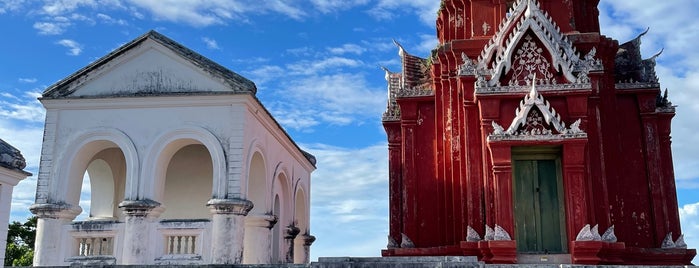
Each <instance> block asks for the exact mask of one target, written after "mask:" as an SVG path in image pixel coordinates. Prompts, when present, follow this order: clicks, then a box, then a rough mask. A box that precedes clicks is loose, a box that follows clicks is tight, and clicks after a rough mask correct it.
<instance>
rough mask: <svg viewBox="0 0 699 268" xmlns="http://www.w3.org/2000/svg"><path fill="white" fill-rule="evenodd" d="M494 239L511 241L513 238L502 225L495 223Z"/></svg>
mask: <svg viewBox="0 0 699 268" xmlns="http://www.w3.org/2000/svg"><path fill="white" fill-rule="evenodd" d="M493 240H498V241H510V240H512V238H511V237H510V234H508V233H507V231H505V229H503V228H502V227H500V225H497V224H496V225H495V235H493Z"/></svg>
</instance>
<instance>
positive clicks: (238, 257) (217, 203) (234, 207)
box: [206, 199, 253, 264]
mask: <svg viewBox="0 0 699 268" xmlns="http://www.w3.org/2000/svg"><path fill="white" fill-rule="evenodd" d="M206 206H207V207H209V210H210V211H211V214H212V215H213V216H212V224H211V229H212V234H211V237H212V239H211V240H212V245H211V251H212V254H211V262H212V263H213V264H240V263H242V262H243V242H244V235H245V216H246V215H247V214H248V212H250V210H251V209H252V206H253V204H252V202H250V201H249V200H245V199H211V200H209V202H207V204H206Z"/></svg>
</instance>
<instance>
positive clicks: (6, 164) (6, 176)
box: [0, 139, 32, 267]
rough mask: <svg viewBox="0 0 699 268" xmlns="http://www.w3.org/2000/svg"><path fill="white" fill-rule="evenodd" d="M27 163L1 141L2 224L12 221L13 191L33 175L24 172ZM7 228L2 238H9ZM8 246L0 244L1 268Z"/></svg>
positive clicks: (0, 218)
mask: <svg viewBox="0 0 699 268" xmlns="http://www.w3.org/2000/svg"><path fill="white" fill-rule="evenodd" d="M26 166H27V162H25V161H24V156H22V153H21V152H20V151H19V150H17V148H15V147H13V146H12V145H10V144H9V143H7V142H5V141H4V140H2V139H0V224H7V223H8V221H9V220H10V208H11V207H12V190H13V189H14V188H15V186H17V184H18V183H19V182H20V181H22V180H24V179H26V178H27V177H28V176H31V175H32V174H31V173H29V172H26V171H24V168H25V167H26ZM7 232H8V229H7V228H0V237H7ZM6 246H7V244H6V243H2V242H0V256H2V259H0V267H3V266H4V264H5V249H6Z"/></svg>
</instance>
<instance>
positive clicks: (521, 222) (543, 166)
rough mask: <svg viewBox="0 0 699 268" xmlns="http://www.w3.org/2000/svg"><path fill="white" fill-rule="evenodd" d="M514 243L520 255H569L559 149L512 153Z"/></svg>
mask: <svg viewBox="0 0 699 268" xmlns="http://www.w3.org/2000/svg"><path fill="white" fill-rule="evenodd" d="M512 169H513V170H512V174H513V176H512V177H513V178H512V179H513V194H514V198H513V200H514V210H515V211H514V212H515V240H516V241H517V251H518V252H519V253H530V254H560V253H567V252H568V247H567V244H568V243H567V239H566V229H565V203H564V199H563V197H564V194H563V180H562V176H561V157H560V147H522V148H513V149H512Z"/></svg>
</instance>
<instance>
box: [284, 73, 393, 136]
mask: <svg viewBox="0 0 699 268" xmlns="http://www.w3.org/2000/svg"><path fill="white" fill-rule="evenodd" d="M277 94H283V95H284V96H287V97H286V98H285V99H284V100H283V101H277V102H273V103H271V104H270V107H272V109H271V110H272V113H273V114H274V116H275V118H277V120H278V121H279V122H280V123H281V124H282V125H284V126H285V127H289V128H293V129H297V130H303V129H304V128H307V127H309V126H315V124H316V123H318V122H323V123H325V124H330V125H348V124H352V123H361V122H362V120H360V119H364V118H375V119H376V120H378V115H380V114H381V112H382V111H383V109H384V106H385V103H386V94H385V92H384V90H383V89H382V88H372V87H371V86H370V85H369V84H368V83H367V81H366V79H365V78H364V77H363V76H361V75H358V74H334V75H312V76H308V77H304V78H300V79H296V80H292V81H289V84H287V85H284V87H283V88H282V89H279V92H277ZM299 122H300V123H303V124H298V123H299ZM289 123H295V124H289ZM310 123H313V124H310Z"/></svg>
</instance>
